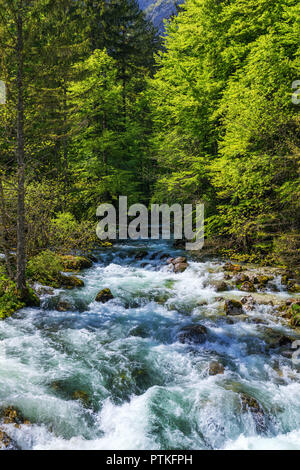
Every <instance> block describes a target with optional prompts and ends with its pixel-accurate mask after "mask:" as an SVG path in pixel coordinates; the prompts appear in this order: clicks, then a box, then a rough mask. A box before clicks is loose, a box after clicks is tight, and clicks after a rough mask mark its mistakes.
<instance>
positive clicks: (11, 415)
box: [0, 406, 30, 428]
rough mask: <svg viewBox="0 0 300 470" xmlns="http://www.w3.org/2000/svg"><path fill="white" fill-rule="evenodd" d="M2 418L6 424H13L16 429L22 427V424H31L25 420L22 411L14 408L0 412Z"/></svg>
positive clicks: (9, 407)
mask: <svg viewBox="0 0 300 470" xmlns="http://www.w3.org/2000/svg"><path fill="white" fill-rule="evenodd" d="M0 418H1V419H2V420H3V423H4V424H13V425H14V426H15V427H17V428H18V427H20V425H21V424H30V421H28V420H27V419H25V418H24V416H23V415H22V413H21V412H20V410H18V409H17V408H14V407H13V406H8V407H7V408H3V409H2V410H0Z"/></svg>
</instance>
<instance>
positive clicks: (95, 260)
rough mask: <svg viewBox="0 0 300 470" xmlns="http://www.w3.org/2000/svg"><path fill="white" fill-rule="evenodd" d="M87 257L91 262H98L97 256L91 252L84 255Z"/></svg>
mask: <svg viewBox="0 0 300 470" xmlns="http://www.w3.org/2000/svg"><path fill="white" fill-rule="evenodd" d="M86 258H87V259H89V260H90V261H91V262H92V263H98V258H96V256H94V255H92V254H91V253H90V254H88V255H87V256H86Z"/></svg>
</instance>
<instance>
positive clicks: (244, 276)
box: [234, 273, 249, 284]
mask: <svg viewBox="0 0 300 470" xmlns="http://www.w3.org/2000/svg"><path fill="white" fill-rule="evenodd" d="M246 281H249V276H247V274H245V273H238V275H237V276H236V277H235V278H234V282H235V283H236V284H242V283H243V282H246Z"/></svg>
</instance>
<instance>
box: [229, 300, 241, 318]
mask: <svg viewBox="0 0 300 470" xmlns="http://www.w3.org/2000/svg"><path fill="white" fill-rule="evenodd" d="M224 310H225V313H226V315H241V314H242V313H243V305H242V303H241V302H239V301H238V300H233V299H232V300H228V299H227V300H225V305H224Z"/></svg>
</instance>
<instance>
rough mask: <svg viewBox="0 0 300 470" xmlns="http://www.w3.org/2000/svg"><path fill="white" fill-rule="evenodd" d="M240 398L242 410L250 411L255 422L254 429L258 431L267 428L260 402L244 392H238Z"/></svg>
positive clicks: (263, 430)
mask: <svg viewBox="0 0 300 470" xmlns="http://www.w3.org/2000/svg"><path fill="white" fill-rule="evenodd" d="M239 395H240V400H241V405H242V411H243V412H250V413H251V415H252V417H253V420H254V422H255V426H256V431H257V432H258V433H261V432H265V431H266V430H267V424H266V417H265V413H264V410H263V408H262V406H261V405H260V403H259V402H258V401H257V400H256V399H255V398H253V397H251V396H250V395H248V394H246V393H240V394H239Z"/></svg>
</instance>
